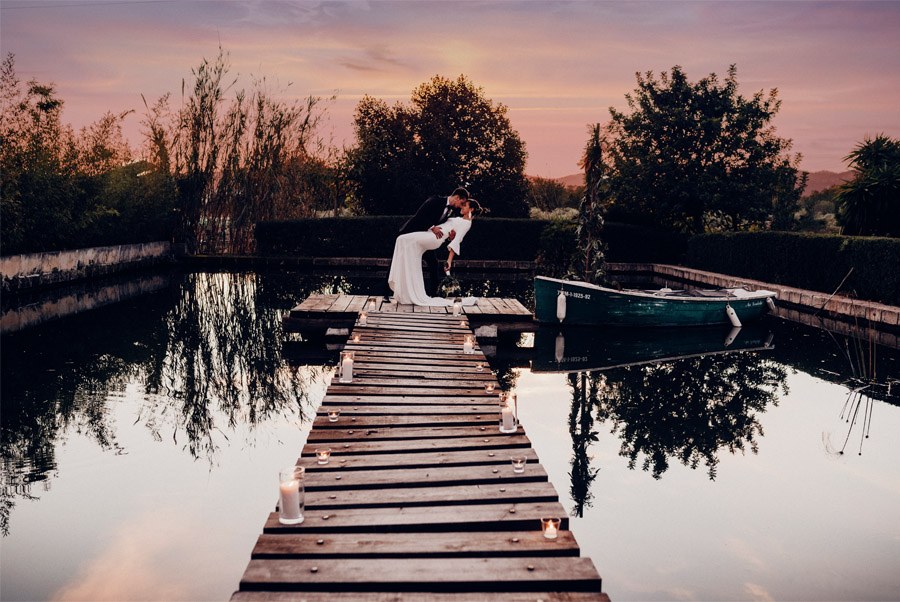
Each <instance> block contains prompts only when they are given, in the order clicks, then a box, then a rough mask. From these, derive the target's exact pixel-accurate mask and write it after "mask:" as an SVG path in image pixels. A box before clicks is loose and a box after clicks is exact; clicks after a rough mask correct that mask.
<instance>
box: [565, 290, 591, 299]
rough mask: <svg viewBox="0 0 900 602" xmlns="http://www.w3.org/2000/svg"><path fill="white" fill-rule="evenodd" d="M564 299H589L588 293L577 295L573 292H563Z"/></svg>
mask: <svg viewBox="0 0 900 602" xmlns="http://www.w3.org/2000/svg"><path fill="white" fill-rule="evenodd" d="M563 294H564V295H565V296H566V297H574V298H575V299H590V298H591V294H590V293H577V292H575V291H563Z"/></svg>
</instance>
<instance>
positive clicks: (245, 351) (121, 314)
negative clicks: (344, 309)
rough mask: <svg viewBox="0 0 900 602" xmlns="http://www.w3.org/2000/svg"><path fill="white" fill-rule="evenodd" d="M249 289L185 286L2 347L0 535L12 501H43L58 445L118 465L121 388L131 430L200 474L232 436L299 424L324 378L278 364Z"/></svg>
mask: <svg viewBox="0 0 900 602" xmlns="http://www.w3.org/2000/svg"><path fill="white" fill-rule="evenodd" d="M329 285H330V286H333V282H332V283H330V284H329ZM261 288H262V287H260V285H259V277H258V276H256V275H254V274H225V273H222V274H207V273H203V274H186V275H183V276H182V278H181V282H180V284H179V285H178V286H173V287H171V288H170V289H168V290H166V291H164V292H162V293H156V294H153V295H148V296H145V297H141V298H138V299H133V300H130V301H127V302H124V303H121V304H117V305H115V306H110V307H107V308H104V309H103V310H102V311H100V312H95V313H91V312H88V313H86V314H83V315H79V316H75V317H70V318H67V319H64V320H59V321H56V322H53V323H48V324H45V325H42V326H39V327H36V328H33V329H29V330H26V331H23V332H19V333H15V334H12V335H8V336H4V337H3V366H2V370H3V378H2V396H0V403H2V415H3V421H2V425H0V461H2V483H0V530H2V532H3V534H4V535H7V534H8V533H9V529H10V513H11V511H12V509H13V507H14V506H15V504H16V501H17V500H23V499H34V497H35V496H38V495H39V493H40V491H39V490H36V489H35V487H36V484H37V483H40V484H41V485H40V487H42V488H44V489H49V487H50V482H51V478H52V477H53V476H54V473H55V471H56V470H57V463H56V449H57V447H58V446H59V445H60V444H61V443H63V442H64V441H65V440H66V438H67V437H68V436H70V435H72V434H75V433H77V434H80V435H83V436H86V437H88V438H89V439H90V440H92V441H93V442H94V443H95V444H96V445H97V446H98V447H100V448H101V449H103V450H105V451H108V452H110V453H116V454H121V453H127V451H128V450H127V448H126V446H125V445H124V444H122V443H120V442H119V441H118V440H117V434H116V429H115V426H114V420H113V418H112V417H113V414H114V409H115V407H116V405H117V404H118V403H119V400H120V398H121V397H122V396H123V394H124V393H125V390H126V387H132V388H133V387H138V390H140V391H141V396H140V398H141V404H140V408H139V411H138V415H137V416H136V420H135V422H136V423H139V424H142V425H144V426H145V427H146V428H147V430H148V431H149V433H150V435H151V436H152V437H153V439H155V440H156V441H160V442H164V441H172V442H174V444H175V445H177V446H179V447H181V448H183V449H184V450H185V451H186V452H187V453H189V454H190V455H191V457H193V458H195V459H200V460H203V461H205V462H207V463H209V465H210V467H213V466H215V464H216V455H217V451H218V450H219V446H220V445H221V444H222V443H223V442H225V441H227V440H228V439H229V437H230V436H231V434H232V433H233V432H234V431H235V430H236V427H238V426H239V425H249V426H250V427H251V428H250V429H249V431H250V432H253V429H254V427H256V426H257V425H259V424H261V423H263V422H266V421H267V420H269V419H272V418H274V417H275V416H291V417H297V418H299V419H300V420H306V419H307V418H308V417H309V416H311V413H312V409H311V408H310V407H309V390H310V389H311V385H312V384H313V383H315V382H317V381H318V380H320V378H321V374H322V371H323V370H324V369H323V368H321V367H314V368H310V367H291V366H289V365H287V364H286V363H285V362H283V361H282V357H281V344H282V341H281V336H282V334H281V312H280V310H279V309H278V306H272V305H269V304H267V302H266V300H265V299H263V298H261ZM267 294H269V295H272V294H273V293H272V292H271V291H268V293H267ZM274 294H275V296H276V297H277V296H279V293H278V292H277V291H276V292H275V293H274ZM286 295H287V293H285V296H286ZM292 300H296V297H295V296H292ZM288 306H289V305H288ZM245 443H247V444H250V445H252V443H253V442H252V441H250V442H245Z"/></svg>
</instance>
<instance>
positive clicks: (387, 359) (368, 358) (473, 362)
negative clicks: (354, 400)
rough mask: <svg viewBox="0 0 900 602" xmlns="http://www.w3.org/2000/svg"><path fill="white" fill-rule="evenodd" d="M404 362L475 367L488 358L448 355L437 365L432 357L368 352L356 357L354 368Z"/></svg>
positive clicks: (414, 364)
mask: <svg viewBox="0 0 900 602" xmlns="http://www.w3.org/2000/svg"><path fill="white" fill-rule="evenodd" d="M366 363H369V364H402V365H404V366H435V367H437V366H459V367H461V368H475V367H476V366H477V365H478V364H482V365H484V366H487V365H488V361H487V359H485V358H483V357H472V356H470V355H462V356H455V357H448V358H447V359H444V360H442V361H441V363H440V364H438V365H436V364H435V363H434V360H433V359H432V358H427V357H424V356H418V357H417V356H411V357H403V358H399V357H397V356H395V355H377V354H372V353H368V352H367V353H366V354H364V355H360V356H359V357H354V368H355V367H356V366H357V365H359V364H366Z"/></svg>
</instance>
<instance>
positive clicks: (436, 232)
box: [431, 226, 452, 240]
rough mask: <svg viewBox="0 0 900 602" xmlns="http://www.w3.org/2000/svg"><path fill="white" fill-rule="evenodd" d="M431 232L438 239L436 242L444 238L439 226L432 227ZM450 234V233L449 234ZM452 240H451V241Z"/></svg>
mask: <svg viewBox="0 0 900 602" xmlns="http://www.w3.org/2000/svg"><path fill="white" fill-rule="evenodd" d="M431 232H432V233H433V234H434V235H435V236H437V237H438V240H440V239H442V238H443V237H444V231H443V230H441V228H440V227H439V226H432V227H431ZM451 234H452V233H451ZM451 240H452V239H451Z"/></svg>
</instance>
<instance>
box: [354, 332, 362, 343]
mask: <svg viewBox="0 0 900 602" xmlns="http://www.w3.org/2000/svg"><path fill="white" fill-rule="evenodd" d="M359 338H360V337H359V335H358V334H355V335H353V342H354V343H359Z"/></svg>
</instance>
